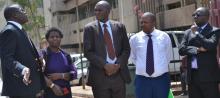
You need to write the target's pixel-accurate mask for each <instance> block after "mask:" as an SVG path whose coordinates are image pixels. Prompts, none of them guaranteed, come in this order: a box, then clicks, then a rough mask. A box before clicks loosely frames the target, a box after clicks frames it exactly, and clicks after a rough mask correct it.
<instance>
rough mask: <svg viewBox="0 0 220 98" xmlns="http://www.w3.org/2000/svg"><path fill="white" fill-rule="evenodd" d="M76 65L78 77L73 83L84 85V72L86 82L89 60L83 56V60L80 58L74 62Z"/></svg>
mask: <svg viewBox="0 0 220 98" xmlns="http://www.w3.org/2000/svg"><path fill="white" fill-rule="evenodd" d="M74 65H75V66H76V68H77V79H74V80H73V81H71V85H82V72H83V74H84V82H85V83H87V78H88V66H89V61H88V60H87V59H86V58H85V57H83V58H82V61H81V59H78V60H77V61H75V62H74ZM81 65H82V66H81ZM82 67H83V68H82Z"/></svg>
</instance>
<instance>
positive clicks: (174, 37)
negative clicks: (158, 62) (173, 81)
mask: <svg viewBox="0 0 220 98" xmlns="http://www.w3.org/2000/svg"><path fill="white" fill-rule="evenodd" d="M165 32H166V33H167V34H168V35H169V37H170V39H171V43H172V57H171V61H170V64H169V73H170V75H179V74H180V65H181V60H182V56H180V55H179V52H178V51H179V45H180V43H181V41H182V38H183V36H184V31H165Z"/></svg>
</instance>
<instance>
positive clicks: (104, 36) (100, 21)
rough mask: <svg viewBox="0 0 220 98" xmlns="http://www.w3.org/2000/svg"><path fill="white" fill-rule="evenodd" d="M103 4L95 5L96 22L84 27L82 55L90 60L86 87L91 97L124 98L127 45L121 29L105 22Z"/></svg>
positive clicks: (107, 8)
mask: <svg viewBox="0 0 220 98" xmlns="http://www.w3.org/2000/svg"><path fill="white" fill-rule="evenodd" d="M110 10H111V6H110V4H109V3H108V2H107V1H99V2H98V3H97V4H96V5H95V15H96V19H97V20H96V21H93V22H91V23H89V24H87V25H86V26H85V28H84V54H85V57H86V58H87V59H88V60H89V61H90V66H89V77H88V84H89V85H91V86H92V91H93V94H94V97H95V98H125V83H129V82H130V81H131V78H130V74H129V71H128V66H127V62H128V58H129V54H130V45H129V41H128V37H127V33H126V29H125V26H124V25H123V24H121V23H119V22H116V21H112V20H109V17H108V16H109V13H110Z"/></svg>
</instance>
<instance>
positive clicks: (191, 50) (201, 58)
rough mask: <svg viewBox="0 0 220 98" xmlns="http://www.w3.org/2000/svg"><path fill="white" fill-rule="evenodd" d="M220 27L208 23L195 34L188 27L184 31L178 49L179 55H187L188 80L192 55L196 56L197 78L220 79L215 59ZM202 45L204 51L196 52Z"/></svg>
mask: <svg viewBox="0 0 220 98" xmlns="http://www.w3.org/2000/svg"><path fill="white" fill-rule="evenodd" d="M218 33H220V29H218V28H216V27H212V26H211V25H210V24H207V26H206V27H205V28H204V29H203V30H202V32H200V33H199V34H197V35H195V34H193V33H192V31H191V30H190V29H188V30H186V31H185V35H184V38H183V40H182V42H181V46H180V49H179V53H180V55H182V56H183V55H187V61H188V62H187V69H188V80H189V83H190V81H191V78H192V76H191V71H192V70H191V69H192V66H191V63H192V57H193V56H195V57H196V58H197V65H198V73H199V77H198V78H199V80H198V81H202V82H216V81H219V80H220V70H219V68H218V64H217V59H216V46H217V41H218V36H217V35H218ZM199 47H204V48H205V49H207V51H206V52H200V53H197V48H199Z"/></svg>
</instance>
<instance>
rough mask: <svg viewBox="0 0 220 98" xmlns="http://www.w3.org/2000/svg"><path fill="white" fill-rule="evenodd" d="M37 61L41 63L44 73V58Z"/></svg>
mask: <svg viewBox="0 0 220 98" xmlns="http://www.w3.org/2000/svg"><path fill="white" fill-rule="evenodd" d="M39 60H40V63H41V67H42V72H44V70H45V67H46V62H45V60H44V58H42V57H41V58H39Z"/></svg>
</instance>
